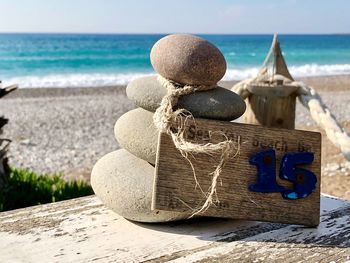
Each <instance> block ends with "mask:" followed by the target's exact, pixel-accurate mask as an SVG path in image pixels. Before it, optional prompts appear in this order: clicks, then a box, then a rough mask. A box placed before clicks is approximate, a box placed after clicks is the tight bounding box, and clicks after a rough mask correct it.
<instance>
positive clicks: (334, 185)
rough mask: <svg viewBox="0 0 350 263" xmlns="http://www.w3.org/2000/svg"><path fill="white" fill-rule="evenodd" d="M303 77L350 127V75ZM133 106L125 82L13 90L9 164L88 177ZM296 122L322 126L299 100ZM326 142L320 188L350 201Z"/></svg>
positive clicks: (348, 173)
mask: <svg viewBox="0 0 350 263" xmlns="http://www.w3.org/2000/svg"><path fill="white" fill-rule="evenodd" d="M302 80H303V81H304V82H306V83H308V84H310V85H312V86H313V87H315V88H316V89H317V90H318V91H319V92H320V94H321V96H322V98H323V99H324V101H325V102H326V104H327V105H328V107H329V108H330V110H331V111H332V112H333V113H334V115H335V116H336V117H337V119H338V120H339V121H340V122H341V123H342V124H343V125H345V126H346V128H347V130H348V131H350V106H349V105H350V76H330V77H309V78H304V79H302ZM233 83H234V82H225V83H222V86H224V87H231V86H232V85H233ZM134 107H135V106H134V105H133V103H132V102H130V101H129V100H128V99H127V98H126V94H125V87H122V86H119V87H100V88H65V89H62V88H49V89H46V88H38V89H20V90H18V91H15V92H14V93H13V94H11V95H9V96H8V97H6V98H5V99H2V100H1V101H0V112H1V114H2V115H4V116H6V117H7V118H9V119H10V123H9V124H8V125H7V126H6V128H5V132H4V135H3V136H2V137H6V138H11V139H12V140H13V142H12V144H11V148H10V161H11V164H12V165H14V166H18V167H25V168H29V169H32V170H35V171H38V172H44V173H55V172H63V173H64V174H65V176H66V177H67V178H69V179H70V178H84V179H86V180H88V179H89V174H90V171H91V168H92V166H93V165H94V163H95V162H96V161H97V160H98V159H99V158H100V157H102V156H103V155H104V154H106V153H108V152H110V151H113V150H116V149H118V148H119V145H118V143H117V142H116V140H115V139H114V134H113V126H114V123H115V122H116V120H117V119H118V118H119V117H120V116H121V115H122V114H123V113H125V112H126V111H128V110H130V109H133V108H134ZM296 126H297V128H300V129H308V130H319V129H318V128H317V127H316V126H315V123H314V122H313V120H312V119H311V118H310V115H309V113H308V111H307V110H306V109H304V108H303V107H302V106H301V105H300V104H299V103H298V105H297V121H296ZM323 135H324V134H323ZM322 143H323V159H322V167H323V168H322V169H323V175H322V176H323V183H322V191H323V192H325V193H328V194H333V195H336V196H339V197H343V198H347V199H349V200H350V190H349V189H350V167H349V166H348V165H347V164H346V161H345V159H344V158H343V157H342V156H341V154H340V152H339V150H337V149H336V148H335V147H334V146H333V145H332V144H331V143H330V142H329V141H328V140H327V138H326V136H323V141H322Z"/></svg>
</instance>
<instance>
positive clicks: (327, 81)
mask: <svg viewBox="0 0 350 263" xmlns="http://www.w3.org/2000/svg"><path fill="white" fill-rule="evenodd" d="M296 80H300V81H303V82H305V83H307V84H308V85H310V86H313V87H314V88H315V89H316V90H319V91H349V90H350V75H331V76H314V77H302V78H297V79H296ZM238 82H239V80H231V81H220V82H219V85H220V86H222V87H224V88H228V89H229V88H231V87H232V86H233V85H234V84H236V83H238ZM125 87H126V85H115V86H97V87H65V88H61V87H59V88H55V87H49V88H47V87H42V88H41V87H38V88H19V89H17V90H16V91H14V92H13V93H11V94H9V95H8V96H7V97H5V98H4V99H12V98H36V97H59V96H81V95H112V94H115V95H116V94H120V93H125Z"/></svg>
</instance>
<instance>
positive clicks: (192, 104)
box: [126, 76, 246, 121]
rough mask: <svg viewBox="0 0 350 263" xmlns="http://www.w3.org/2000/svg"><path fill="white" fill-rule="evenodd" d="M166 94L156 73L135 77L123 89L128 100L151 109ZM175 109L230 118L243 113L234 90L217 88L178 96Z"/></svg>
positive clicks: (215, 117)
mask: <svg viewBox="0 0 350 263" xmlns="http://www.w3.org/2000/svg"><path fill="white" fill-rule="evenodd" d="M166 93H167V91H166V89H165V88H164V87H163V86H162V85H161V84H160V83H159V82H158V80H157V76H147V77H142V78H138V79H136V80H134V81H132V82H130V83H129V85H128V86H127V88H126V94H127V96H128V98H129V99H130V100H132V101H133V102H134V103H135V104H136V105H137V106H139V107H142V108H144V109H146V110H149V111H152V112H154V111H155V110H156V109H157V108H158V107H159V105H160V103H161V101H162V99H163V97H164V96H165V95H166ZM176 108H184V109H186V110H188V111H190V112H191V113H192V115H193V116H194V117H198V118H206V119H214V120H224V121H231V120H234V119H237V118H239V117H240V116H241V115H243V113H244V111H245V109H246V105H245V103H244V101H243V100H242V98H241V97H240V96H239V95H237V94H236V93H234V92H232V91H230V90H228V89H224V88H221V87H217V88H215V89H212V90H208V91H200V92H196V93H193V94H190V95H186V96H183V97H181V98H180V99H179V101H178V104H177V106H176Z"/></svg>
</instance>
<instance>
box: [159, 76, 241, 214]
mask: <svg viewBox="0 0 350 263" xmlns="http://www.w3.org/2000/svg"><path fill="white" fill-rule="evenodd" d="M158 81H159V82H160V83H161V85H162V86H163V87H165V88H166V89H167V94H166V95H165V96H164V97H163V99H162V102H161V104H160V106H159V107H158V109H157V110H156V112H155V113H154V115H153V121H154V124H155V126H156V127H157V129H158V130H159V131H160V132H163V133H166V134H168V135H170V136H171V138H172V141H173V143H174V145H175V147H176V148H177V149H178V150H179V151H180V153H181V155H182V156H183V157H184V158H186V160H187V161H188V162H189V163H190V165H191V168H192V171H193V176H194V179H195V182H196V187H199V189H200V190H201V192H202V194H203V195H204V197H205V202H204V204H203V205H202V207H200V208H199V209H195V210H194V212H193V214H192V215H191V217H193V216H194V215H197V214H199V213H202V212H204V211H206V210H207V209H208V208H209V207H210V206H211V205H212V204H214V203H217V202H219V199H218V197H217V192H216V190H217V183H218V178H219V176H220V174H221V172H222V169H223V168H224V166H225V164H226V162H227V161H228V160H229V159H230V157H231V156H232V153H233V152H234V149H237V147H236V145H235V143H234V142H233V141H232V140H229V139H227V138H226V140H225V141H222V142H218V143H205V144H199V143H193V142H189V141H187V140H186V139H185V135H184V133H185V130H186V129H185V128H186V122H187V121H188V120H189V119H192V120H194V118H193V116H192V114H191V113H190V112H189V111H187V110H185V109H177V110H175V111H174V110H173V108H174V106H176V104H177V102H178V100H179V98H180V97H181V96H185V95H188V94H192V93H194V92H197V91H205V90H210V89H213V88H215V86H192V85H185V86H182V85H180V84H178V83H176V82H173V81H170V80H168V79H166V78H164V77H162V76H160V75H158ZM198 153H204V154H208V155H212V154H218V153H220V161H219V163H218V165H217V166H216V168H215V170H214V171H213V172H212V173H210V174H211V175H212V182H211V185H210V187H209V189H208V191H207V192H205V191H203V189H202V188H201V186H200V185H199V183H198V180H197V177H196V172H195V168H194V165H193V164H192V162H191V160H190V159H189V154H191V155H192V154H198ZM237 154H238V150H237V151H236V154H235V155H234V156H236V155H237Z"/></svg>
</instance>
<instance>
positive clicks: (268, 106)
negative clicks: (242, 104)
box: [244, 94, 296, 129]
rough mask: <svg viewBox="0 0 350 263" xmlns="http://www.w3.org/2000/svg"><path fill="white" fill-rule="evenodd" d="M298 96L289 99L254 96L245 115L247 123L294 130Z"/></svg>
mask: <svg viewBox="0 0 350 263" xmlns="http://www.w3.org/2000/svg"><path fill="white" fill-rule="evenodd" d="M295 105H296V95H295V94H291V95H290V96H288V97H279V96H273V95H272V94H271V95H270V96H266V95H265V96H264V95H256V94H252V95H251V96H250V97H249V98H248V107H247V110H246V112H245V114H244V120H245V123H250V124H259V125H262V126H266V127H275V128H285V129H294V127H295Z"/></svg>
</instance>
